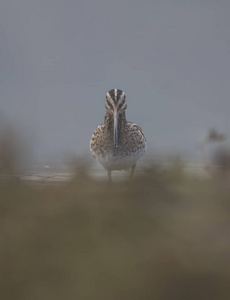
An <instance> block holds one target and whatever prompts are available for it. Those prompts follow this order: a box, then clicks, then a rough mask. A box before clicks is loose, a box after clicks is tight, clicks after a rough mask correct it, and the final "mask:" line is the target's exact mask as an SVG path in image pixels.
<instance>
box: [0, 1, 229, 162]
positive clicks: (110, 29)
mask: <svg viewBox="0 0 230 300" xmlns="http://www.w3.org/2000/svg"><path fill="white" fill-rule="evenodd" d="M229 12H230V2H229V1H206V0H203V1H196V0H194V1H192V0H191V1H179V0H178V1H172V0H171V1H169V0H165V1H141V2H140V1H120V0H117V1H105V0H104V1H102V0H99V1H93V0H90V1H76V0H75V1H73V0H65V1H64V0H62V1H61V0H39V1H36V0H20V1H18V0H11V1H8V0H2V1H1V3H0V127H1V128H4V127H5V126H7V124H10V126H12V127H13V128H16V129H17V130H18V131H19V133H22V135H23V136H24V138H25V144H26V145H27V146H28V147H29V149H30V150H31V153H33V159H34V160H36V161H45V160H49V159H54V158H55V157H56V158H60V157H62V155H68V154H79V155H80V154H83V153H86V154H89V140H90V137H91V135H92V133H93V131H94V130H95V128H96V127H97V126H98V125H99V124H101V123H102V122H103V118H104V114H105V108H104V102H105V95H106V92H107V91H108V90H110V89H112V88H119V89H122V90H124V91H125V93H126V96H127V104H128V108H127V119H128V120H129V121H132V122H135V123H137V124H138V125H140V126H141V127H142V129H143V131H144V133H145V136H146V138H147V142H148V152H149V153H159V152H161V153H162V152H164V151H166V152H167V151H168V152H170V153H178V154H181V155H184V156H186V157H189V158H197V157H199V152H198V151H197V147H196V145H197V142H198V140H199V139H200V138H201V137H202V136H203V134H204V133H205V132H207V130H209V129H210V128H216V129H217V130H219V131H220V132H222V133H224V134H226V135H227V136H229V135H230V121H229V112H230V99H229V95H230V35H229V28H230V16H229V15H230V13H229Z"/></svg>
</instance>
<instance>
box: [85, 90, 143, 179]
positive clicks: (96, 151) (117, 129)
mask: <svg viewBox="0 0 230 300" xmlns="http://www.w3.org/2000/svg"><path fill="white" fill-rule="evenodd" d="M126 107H127V104H126V96H125V93H124V92H123V91H121V90H119V89H112V90H110V91H109V92H108V93H107V95H106V101H105V108H106V114H105V119H104V124H101V125H99V126H98V127H97V128H96V130H95V131H94V133H93V135H92V137H91V140H90V151H91V153H92V154H93V156H94V157H96V159H97V160H98V161H99V162H100V163H101V164H102V166H103V167H104V168H105V170H106V171H107V174H108V176H109V180H110V181H111V171H112V170H126V169H128V168H131V173H130V177H132V175H133V173H134V170H135V167H136V162H137V160H138V159H139V158H140V157H141V156H142V155H143V154H144V153H145V151H146V139H145V136H144V134H143V132H142V130H141V128H140V127H139V126H138V125H136V124H135V123H131V122H128V121H127V120H126V115H125V110H126Z"/></svg>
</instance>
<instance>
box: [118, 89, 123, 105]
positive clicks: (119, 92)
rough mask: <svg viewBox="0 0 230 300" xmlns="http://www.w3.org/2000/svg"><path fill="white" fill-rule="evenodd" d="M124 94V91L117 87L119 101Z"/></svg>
mask: <svg viewBox="0 0 230 300" xmlns="http://www.w3.org/2000/svg"><path fill="white" fill-rule="evenodd" d="M122 94H123V91H122V90H118V89H117V102H118V100H119V99H120V97H121V95H122Z"/></svg>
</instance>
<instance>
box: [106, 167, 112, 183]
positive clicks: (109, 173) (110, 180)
mask: <svg viewBox="0 0 230 300" xmlns="http://www.w3.org/2000/svg"><path fill="white" fill-rule="evenodd" d="M107 175H108V177H109V182H112V177H111V170H107Z"/></svg>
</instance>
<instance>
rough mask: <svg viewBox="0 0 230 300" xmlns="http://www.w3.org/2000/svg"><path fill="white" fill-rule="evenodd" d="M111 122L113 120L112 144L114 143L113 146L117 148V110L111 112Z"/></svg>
mask: <svg viewBox="0 0 230 300" xmlns="http://www.w3.org/2000/svg"><path fill="white" fill-rule="evenodd" d="M113 120H114V122H113V123H114V127H113V130H114V132H113V133H114V135H113V142H114V146H115V147H117V146H118V131H117V127H118V126H117V123H118V118H117V108H116V107H115V108H114V112H113Z"/></svg>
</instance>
